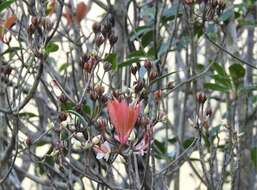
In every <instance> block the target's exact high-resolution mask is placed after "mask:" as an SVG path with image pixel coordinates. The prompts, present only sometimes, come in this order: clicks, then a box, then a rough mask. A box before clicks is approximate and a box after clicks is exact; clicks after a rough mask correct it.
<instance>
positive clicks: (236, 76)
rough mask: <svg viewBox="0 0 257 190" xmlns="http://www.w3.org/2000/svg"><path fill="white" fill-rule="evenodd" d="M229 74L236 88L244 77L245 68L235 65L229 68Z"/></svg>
mask: <svg viewBox="0 0 257 190" xmlns="http://www.w3.org/2000/svg"><path fill="white" fill-rule="evenodd" d="M229 73H230V76H231V78H232V80H233V83H234V85H235V87H236V88H238V87H239V85H240V83H241V82H242V79H243V78H244V76H245V68H244V67H243V66H242V65H241V64H238V63H235V64H233V65H231V66H230V67H229Z"/></svg>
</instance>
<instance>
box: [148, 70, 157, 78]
mask: <svg viewBox="0 0 257 190" xmlns="http://www.w3.org/2000/svg"><path fill="white" fill-rule="evenodd" d="M157 77H158V73H157V72H156V71H151V72H150V74H149V79H150V80H154V79H156V78H157Z"/></svg>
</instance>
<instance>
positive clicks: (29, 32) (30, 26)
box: [27, 24, 36, 36]
mask: <svg viewBox="0 0 257 190" xmlns="http://www.w3.org/2000/svg"><path fill="white" fill-rule="evenodd" d="M35 29H36V28H35V25H32V24H30V25H29V27H28V28H27V32H28V34H29V36H32V34H33V33H34V32H35Z"/></svg>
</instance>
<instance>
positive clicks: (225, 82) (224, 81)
mask: <svg viewBox="0 0 257 190" xmlns="http://www.w3.org/2000/svg"><path fill="white" fill-rule="evenodd" d="M212 78H213V79H214V80H215V84H218V85H220V86H223V87H225V88H227V89H231V87H232V85H231V84H232V83H231V80H230V78H229V77H228V76H220V75H213V76H212Z"/></svg>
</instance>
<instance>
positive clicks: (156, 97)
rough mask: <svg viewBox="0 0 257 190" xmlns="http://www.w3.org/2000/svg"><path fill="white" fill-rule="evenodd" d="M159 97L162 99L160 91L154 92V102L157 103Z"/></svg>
mask: <svg viewBox="0 0 257 190" xmlns="http://www.w3.org/2000/svg"><path fill="white" fill-rule="evenodd" d="M161 97H162V91H161V90H156V91H155V92H154V98H155V100H156V101H159V100H160V99H161Z"/></svg>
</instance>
